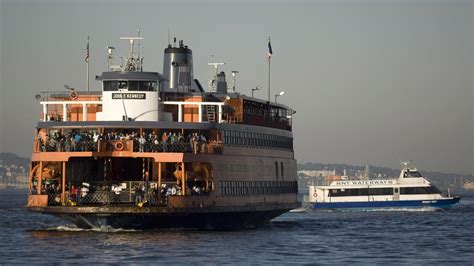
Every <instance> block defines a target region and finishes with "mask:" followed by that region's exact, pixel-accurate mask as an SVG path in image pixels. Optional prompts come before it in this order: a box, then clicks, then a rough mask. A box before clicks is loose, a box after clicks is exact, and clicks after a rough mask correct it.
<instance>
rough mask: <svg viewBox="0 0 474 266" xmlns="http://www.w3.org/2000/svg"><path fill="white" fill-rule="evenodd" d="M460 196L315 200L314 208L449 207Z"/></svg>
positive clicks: (457, 200)
mask: <svg viewBox="0 0 474 266" xmlns="http://www.w3.org/2000/svg"><path fill="white" fill-rule="evenodd" d="M459 199H460V197H454V198H448V199H438V200H398V201H369V202H367V201H365V202H317V203H315V204H313V208H315V209H346V208H396V207H408V208H417V207H436V208H449V207H451V206H452V205H454V204H456V203H458V202H459Z"/></svg>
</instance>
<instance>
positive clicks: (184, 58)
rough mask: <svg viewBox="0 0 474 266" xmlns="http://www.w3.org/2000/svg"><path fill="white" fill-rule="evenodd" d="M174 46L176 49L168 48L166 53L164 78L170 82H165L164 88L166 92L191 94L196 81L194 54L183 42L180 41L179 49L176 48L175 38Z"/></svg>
mask: <svg viewBox="0 0 474 266" xmlns="http://www.w3.org/2000/svg"><path fill="white" fill-rule="evenodd" d="M174 44H175V45H174V47H168V48H166V49H165V51H164V58H163V76H164V77H165V78H166V79H167V80H168V81H166V82H164V85H163V88H164V90H165V91H174V92H191V91H193V88H192V87H193V86H192V83H193V81H194V73H193V53H192V51H191V49H189V48H188V47H187V46H184V42H183V41H182V40H180V41H179V44H178V45H179V47H176V38H174Z"/></svg>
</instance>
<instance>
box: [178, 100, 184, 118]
mask: <svg viewBox="0 0 474 266" xmlns="http://www.w3.org/2000/svg"><path fill="white" fill-rule="evenodd" d="M178 122H183V105H182V104H178Z"/></svg>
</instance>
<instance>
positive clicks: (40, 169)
mask: <svg viewBox="0 0 474 266" xmlns="http://www.w3.org/2000/svg"><path fill="white" fill-rule="evenodd" d="M42 182H43V161H40V164H39V175H38V182H37V184H36V193H37V194H38V195H39V194H41V190H42V189H41V188H42V187H43V184H42Z"/></svg>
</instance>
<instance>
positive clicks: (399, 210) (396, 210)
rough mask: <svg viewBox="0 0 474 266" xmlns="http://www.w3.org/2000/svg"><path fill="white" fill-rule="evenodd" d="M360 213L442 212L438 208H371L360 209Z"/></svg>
mask: <svg viewBox="0 0 474 266" xmlns="http://www.w3.org/2000/svg"><path fill="white" fill-rule="evenodd" d="M358 211H365V212H434V211H441V209H439V208H436V207H429V206H427V207H421V208H370V209H358Z"/></svg>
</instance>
